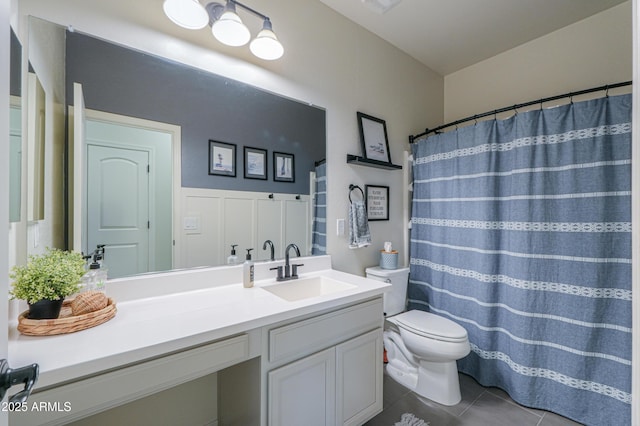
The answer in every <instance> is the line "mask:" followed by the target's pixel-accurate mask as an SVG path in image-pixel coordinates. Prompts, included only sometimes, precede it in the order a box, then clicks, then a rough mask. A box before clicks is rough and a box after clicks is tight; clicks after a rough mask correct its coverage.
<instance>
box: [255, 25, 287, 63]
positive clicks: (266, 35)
mask: <svg viewBox="0 0 640 426" xmlns="http://www.w3.org/2000/svg"><path fill="white" fill-rule="evenodd" d="M249 49H250V50H251V53H253V54H254V55H256V56H257V57H258V58H260V59H265V60H267V61H273V60H274V59H278V58H280V57H282V55H283V54H284V48H283V47H282V44H281V43H280V41H278V37H276V35H275V33H274V32H273V31H271V30H270V29H262V30H261V31H260V32H259V33H258V35H257V36H256V38H255V39H254V40H253V41H252V42H251V44H250V45H249Z"/></svg>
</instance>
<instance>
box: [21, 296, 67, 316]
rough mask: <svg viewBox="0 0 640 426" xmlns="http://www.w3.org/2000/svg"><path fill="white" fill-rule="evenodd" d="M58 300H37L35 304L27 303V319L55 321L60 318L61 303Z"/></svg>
mask: <svg viewBox="0 0 640 426" xmlns="http://www.w3.org/2000/svg"><path fill="white" fill-rule="evenodd" d="M63 301H64V299H59V300H48V299H43V300H39V301H37V302H36V303H29V319H56V318H58V316H60V309H62V302H63Z"/></svg>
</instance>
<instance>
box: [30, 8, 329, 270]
mask: <svg viewBox="0 0 640 426" xmlns="http://www.w3.org/2000/svg"><path fill="white" fill-rule="evenodd" d="M30 20H37V21H40V24H42V25H49V26H54V27H57V29H58V30H60V29H62V30H63V31H64V37H65V41H64V48H65V52H64V54H65V57H66V60H65V63H64V64H62V66H63V70H62V71H61V72H62V74H63V75H64V76H65V98H66V105H67V108H66V110H67V114H68V116H69V124H68V126H69V132H70V136H71V138H70V139H69V142H68V143H69V146H68V147H67V152H68V153H71V152H73V148H74V144H75V141H74V138H73V136H74V134H73V122H72V121H71V120H72V119H74V118H77V117H78V116H79V115H80V114H78V106H77V105H75V101H74V96H77V94H76V93H74V86H75V87H78V85H77V84H75V83H79V84H80V85H81V90H82V94H83V99H84V105H85V108H86V110H85V116H86V117H85V121H84V124H82V125H80V127H82V128H83V129H84V131H85V133H86V134H85V136H84V137H85V138H86V141H85V142H84V143H85V145H83V146H85V148H89V149H88V150H87V152H85V154H86V155H87V156H88V160H87V163H86V164H85V165H84V166H78V167H87V168H89V169H91V170H97V169H99V168H100V167H102V166H99V165H98V164H100V161H101V160H99V158H103V159H104V158H107V157H109V156H110V155H111V153H112V151H109V152H107V151H108V150H107V151H105V150H104V149H103V148H105V147H106V148H109V150H111V149H112V148H114V147H116V145H117V148H121V147H122V145H123V144H122V142H117V141H116V142H113V141H112V142H109V141H106V140H107V139H108V137H111V136H112V134H113V133H114V132H119V131H120V130H121V129H120V128H118V129H115V128H114V127H113V126H112V125H113V124H114V123H116V122H118V121H119V120H124V121H122V122H120V123H119V125H122V123H124V125H123V126H124V127H127V128H129V130H130V128H131V127H132V126H133V127H136V126H138V127H145V128H146V129H147V130H148V129H149V127H150V126H151V127H158V129H160V133H163V132H164V133H166V134H176V132H175V131H173V130H171V129H172V126H173V128H177V129H178V130H177V134H178V135H179V140H178V143H179V146H178V147H179V149H178V151H177V153H176V150H175V149H172V148H169V149H168V150H165V149H161V148H159V147H160V145H153V143H151V144H152V145H149V146H147V147H146V148H140V149H137V150H138V151H145V152H148V153H149V155H151V156H153V155H160V156H164V159H163V160H162V161H164V163H158V164H159V166H158V167H156V168H155V169H156V177H157V178H164V180H165V183H164V185H165V186H166V185H168V186H169V190H168V192H166V193H163V194H164V195H162V194H161V192H159V191H156V189H157V188H159V187H160V185H161V184H160V183H159V182H156V181H152V182H151V183H150V185H151V186H150V187H148V188H147V191H148V192H149V193H150V194H152V196H153V197H155V198H156V201H157V200H158V199H162V200H164V201H161V203H165V204H166V206H165V205H164V204H160V205H158V206H156V211H164V212H166V211H168V212H169V213H170V215H169V217H168V218H167V217H165V218H164V219H157V217H156V216H153V217H152V219H151V220H149V221H148V222H145V226H147V223H148V226H149V227H150V228H151V229H153V228H154V225H155V229H158V228H162V230H164V231H165V232H164V233H163V234H161V233H156V234H154V236H152V238H151V239H152V240H154V241H152V243H151V244H152V246H151V247H152V248H151V250H150V252H155V255H156V260H157V261H155V262H152V261H149V262H148V264H149V268H148V269H147V270H148V271H161V270H167V269H171V268H184V267H194V266H214V265H219V264H223V263H225V260H226V259H227V256H228V255H229V251H230V250H229V249H230V245H231V244H239V247H238V250H239V251H238V257H239V259H241V261H242V260H243V259H244V254H245V251H244V250H246V249H247V248H253V249H254V251H253V259H254V260H262V259H267V258H268V257H269V256H270V253H269V251H268V250H262V243H263V241H264V240H266V239H270V240H272V241H274V242H276V257H283V256H284V253H283V251H284V246H285V245H286V244H287V243H289V242H298V244H299V245H300V248H301V251H302V252H303V253H304V254H311V253H312V251H311V226H312V223H313V220H314V219H313V217H317V218H320V219H323V217H324V211H325V210H324V209H319V211H320V212H321V213H320V214H321V215H322V217H320V216H318V215H317V214H315V215H314V213H313V210H314V209H313V208H312V204H313V203H312V201H313V200H312V198H313V191H314V188H313V187H314V185H313V178H314V172H315V167H316V163H317V162H318V163H319V162H322V161H323V160H324V158H325V155H326V125H325V111H324V110H323V109H322V108H319V107H316V106H312V105H309V104H308V103H302V102H299V101H296V100H292V99H289V98H285V97H282V96H279V95H276V94H273V93H269V92H266V91H264V90H261V89H257V88H255V87H252V86H249V85H247V84H244V83H240V82H237V81H234V80H230V79H228V78H223V77H221V76H218V75H215V74H212V73H209V72H205V71H203V70H200V69H195V68H193V67H190V66H187V65H184V64H181V63H177V62H174V61H171V60H168V59H166V58H159V57H156V56H153V55H149V54H148V53H145V52H140V51H136V50H132V49H130V48H125V47H122V46H120V45H117V44H114V43H111V42H108V41H105V40H102V39H98V38H95V37H92V36H90V35H87V34H82V33H79V32H75V31H74V32H69V31H66V29H64V28H62V27H60V26H59V25H56V24H53V23H50V22H46V21H43V20H40V19H35V18H31V17H30ZM56 33H58V32H57V31H56ZM37 42H38V39H37V38H36V39H30V40H29V44H30V45H31V44H32V43H37ZM30 47H31V46H30ZM58 65H59V64H58ZM58 72H60V70H58ZM45 91H46V87H45ZM127 120H134V121H138V122H139V123H143V124H140V125H133V124H131V123H132V122H131V121H127ZM144 123H147V124H149V125H146V124H144ZM165 125H166V126H167V127H166V128H165V127H164V126H165ZM110 126H111V127H110ZM121 127H122V126H121ZM163 129H164V130H163ZM167 129H169V130H167ZM100 132H102V133H100ZM109 132H111V133H110V134H109V135H107V133H109ZM172 132H173V133H172ZM107 136H108V137H107ZM135 139H140V138H137V137H136V138H135ZM210 140H215V141H220V142H225V143H228V144H233V145H235V146H236V153H237V154H236V159H235V166H236V169H237V171H238V172H237V173H236V176H235V177H229V176H219V175H210V174H209V156H210V153H209V141H210ZM105 141H106V142H105ZM158 143H159V144H162V143H164V142H158ZM167 143H168V144H169V145H170V146H173V145H171V143H172V142H167ZM94 147H95V149H94ZM244 147H250V148H254V149H260V150H265V151H266V154H267V155H266V156H264V159H266V164H265V167H266V172H267V179H263V180H257V179H246V178H244V173H243V171H244V167H245V165H244V161H245V159H244V158H243V148H244ZM161 151H162V152H166V153H167V154H166V155H165V154H159V153H160V152H161ZM275 151H277V152H284V153H287V154H291V155H292V156H293V158H294V161H295V173H296V178H295V180H294V181H293V182H276V181H275V180H274V178H273V164H272V161H273V152H275ZM118 155H119V154H118ZM176 159H177V160H179V161H178V162H177V164H176V162H175V160H176ZM145 161H146V160H145ZM65 162H66V164H67V166H66V171H65V174H64V185H63V186H64V187H65V188H66V189H65V192H66V194H67V195H66V197H63V196H62V195H63V194H59V195H60V196H61V197H62V198H61V201H60V203H61V205H64V206H65V215H64V217H65V219H64V220H63V221H62V227H63V229H65V231H64V234H65V236H66V241H65V243H64V246H65V247H69V248H71V247H73V235H72V233H71V232H70V230H71V229H73V227H74V218H73V213H72V212H73V211H74V202H76V201H77V202H78V203H80V204H81V206H79V207H80V210H79V211H81V212H82V213H81V214H83V215H85V217H87V216H88V217H89V219H88V220H85V222H84V223H83V225H82V226H81V227H80V228H79V229H81V231H80V233H81V234H82V236H81V240H82V247H83V251H91V248H92V247H93V248H95V245H96V242H98V243H100V242H103V243H104V241H103V240H97V239H96V238H94V237H92V236H91V235H90V231H89V229H88V227H87V223H86V222H88V221H89V222H90V221H91V220H92V219H94V218H96V217H99V212H98V213H91V214H88V213H87V212H95V211H96V210H95V208H96V207H93V210H92V207H91V206H90V205H89V204H91V199H90V198H91V197H93V198H98V203H97V204H95V203H94V206H97V208H98V209H100V208H104V207H105V206H110V205H115V204H116V203H117V202H123V198H124V197H125V195H123V194H124V192H125V191H120V190H117V189H118V188H120V189H124V188H125V187H128V186H130V185H126V182H125V181H126V179H128V178H125V176H133V175H126V173H128V172H127V171H125V170H126V167H125V166H122V164H123V163H122V162H121V163H120V165H119V166H117V167H116V166H114V167H113V168H112V169H109V168H100V170H102V171H107V170H112V171H111V172H109V173H108V174H107V179H106V180H104V181H102V183H105V182H106V183H107V184H108V185H111V190H109V191H107V192H108V193H105V194H103V195H101V196H99V197H96V196H95V194H94V191H92V190H91V189H90V188H95V187H96V185H97V186H98V187H99V186H101V185H102V184H101V183H100V182H98V181H96V180H95V179H94V178H91V177H90V173H89V172H87V176H86V179H88V181H83V184H86V187H85V189H84V192H83V193H84V194H85V197H84V198H83V199H82V200H79V199H78V198H77V197H75V196H74V195H73V191H74V167H75V166H74V159H73V158H65ZM90 164H91V166H89V165H90ZM113 164H115V162H114V163H112V165H113ZM129 164H131V162H129ZM162 164H164V165H162ZM172 165H173V167H172ZM119 167H120V168H119ZM123 167H124V168H123ZM117 170H119V172H118V171H117ZM131 170H133V169H130V170H129V171H131ZM150 170H151V173H152V174H153V172H154V167H153V166H152V167H150ZM158 170H159V171H160V172H158ZM177 170H179V172H178V175H177V179H174V183H173V186H174V191H173V193H171V186H172V176H173V175H174V173H175V172H176V171H177ZM85 171H86V170H85ZM48 173H49V171H48V170H45V180H46V179H47V176H48ZM105 173H106V172H105ZM77 175H79V174H77ZM167 178H168V179H169V183H168V184H167V183H166V181H167ZM92 179H93V180H92ZM122 179H125V180H124V181H123V180H122ZM132 179H133V178H132ZM175 181H177V185H178V191H175ZM47 191H48V187H47ZM46 194H47V197H45V198H48V197H50V196H51V197H52V198H53V199H57V197H58V195H52V194H49V193H48V192H47V193H46ZM87 194H88V196H87ZM127 196H128V197H129V199H130V200H139V199H140V197H138V196H135V197H132V196H131V194H129V195H127ZM64 198H66V203H62V199H64ZM221 200H222V201H221ZM278 203H281V204H282V206H280V207H276V204H278ZM303 203H306V204H304V207H302V206H303ZM287 212H288V213H287ZM286 214H288V217H287V218H286V220H285V219H284V218H285V215H286ZM217 216H224V219H223V220H222V222H221V221H220V220H218V219H216V221H215V222H214V221H212V220H213V218H214V217H216V218H217ZM301 217H302V218H304V219H305V220H304V224H305V229H304V230H303V231H302V232H303V233H304V234H305V236H304V239H300V240H298V239H296V238H297V237H294V236H291V235H293V233H294V230H295V228H296V226H298V230H297V231H296V232H297V233H299V232H300V231H299V225H298V222H299V220H298V219H299V218H301ZM120 219H122V220H123V221H126V220H128V218H126V217H123V218H120ZM159 220H163V221H164V222H163V223H164V225H163V226H158V221H159ZM225 220H226V221H225ZM269 220H273V221H276V222H278V223H279V226H280V227H281V233H280V235H273V234H270V233H269V230H270V229H271V228H272V227H270V226H262V227H261V225H260V224H261V223H263V224H264V223H268V221H269ZM132 221H133V219H132ZM249 221H252V223H256V224H257V225H256V228H255V229H253V230H252V234H253V235H252V236H251V238H249V237H246V238H245V237H236V238H234V237H233V233H234V232H239V233H240V232H244V233H245V234H246V230H247V228H248V226H247V224H248V223H249ZM272 223H275V222H272ZM107 225H109V224H107ZM111 225H112V226H111V228H116V226H113V224H111ZM89 226H91V224H89ZM107 227H108V226H107ZM172 227H173V235H171V232H170V231H171V228H172ZM265 229H266V231H265ZM287 232H289V233H288V234H287ZM245 234H242V235H245ZM238 235H240V234H238ZM287 235H289V236H287ZM100 238H102V237H100ZM238 239H244V240H242V241H238ZM299 241H304V243H300V242H299ZM303 244H304V247H303ZM214 245H215V249H213V248H212V247H213V246H214ZM115 246H117V244H113V247H112V248H111V249H109V248H108V249H107V264H108V265H109V266H110V271H111V269H112V268H113V265H114V264H118V265H120V264H122V263H125V262H126V261H127V260H128V259H133V258H134V256H132V255H131V254H130V253H131V252H127V250H129V249H128V248H127V249H126V250H124V249H123V250H122V251H120V252H118V251H117V250H116V248H115ZM120 246H123V247H124V246H125V245H124V244H120ZM158 253H161V254H160V255H158ZM152 255H153V253H152ZM199 256H200V257H199ZM136 259H137V260H138V258H136ZM194 259H195V260H194ZM137 260H136V261H137ZM143 263H144V262H143ZM131 270H133V269H131ZM138 272H140V269H138V271H137V272H131V273H128V272H126V271H125V272H124V273H118V275H117V276H126V275H131V274H132V273H138ZM142 272H146V271H145V270H142ZM110 276H111V277H113V275H112V274H110Z"/></svg>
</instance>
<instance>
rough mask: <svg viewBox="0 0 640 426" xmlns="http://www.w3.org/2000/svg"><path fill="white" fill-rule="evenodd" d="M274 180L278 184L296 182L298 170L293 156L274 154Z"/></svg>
mask: <svg viewBox="0 0 640 426" xmlns="http://www.w3.org/2000/svg"><path fill="white" fill-rule="evenodd" d="M273 180H274V181H276V182H295V181H296V169H295V161H294V156H293V154H287V153H285V152H275V151H274V153H273Z"/></svg>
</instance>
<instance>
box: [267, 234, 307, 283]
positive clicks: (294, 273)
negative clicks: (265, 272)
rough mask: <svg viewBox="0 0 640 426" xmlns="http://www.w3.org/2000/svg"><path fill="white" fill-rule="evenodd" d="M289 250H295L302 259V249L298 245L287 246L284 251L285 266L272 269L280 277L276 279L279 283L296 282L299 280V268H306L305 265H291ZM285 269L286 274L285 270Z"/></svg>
mask: <svg viewBox="0 0 640 426" xmlns="http://www.w3.org/2000/svg"><path fill="white" fill-rule="evenodd" d="M289 249H294V250H295V251H296V256H298V257H300V249H299V248H298V246H297V245H295V244H293V243H291V244H289V245H288V246H287V248H286V249H285V251H284V266H276V267H275V268H271V269H272V270H274V269H275V270H277V271H278V275H277V277H276V280H277V281H287V280H295V279H296V278H298V266H304V264H303V263H298V264H293V265H291V264H289ZM283 269H284V274H283V271H282V270H283Z"/></svg>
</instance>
